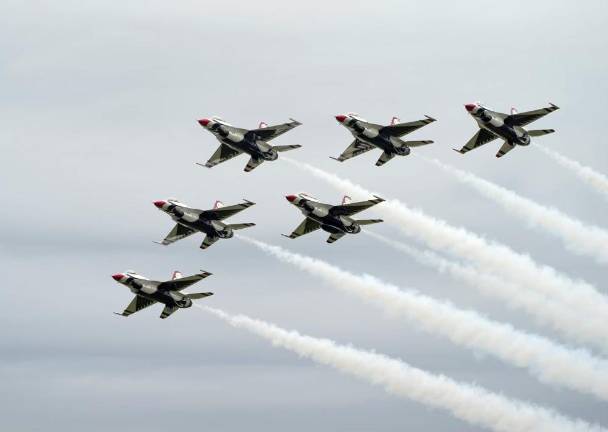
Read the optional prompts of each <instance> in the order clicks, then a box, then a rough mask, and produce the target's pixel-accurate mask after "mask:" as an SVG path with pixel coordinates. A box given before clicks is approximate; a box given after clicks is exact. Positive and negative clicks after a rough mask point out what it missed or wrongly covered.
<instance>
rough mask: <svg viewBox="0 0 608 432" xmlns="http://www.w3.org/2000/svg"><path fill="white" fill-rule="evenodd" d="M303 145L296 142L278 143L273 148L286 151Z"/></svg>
mask: <svg viewBox="0 0 608 432" xmlns="http://www.w3.org/2000/svg"><path fill="white" fill-rule="evenodd" d="M300 147H302V146H301V145H299V144H294V145H278V146H272V148H273V149H274V150H276V151H278V152H286V151H289V150H295V149H297V148H300Z"/></svg>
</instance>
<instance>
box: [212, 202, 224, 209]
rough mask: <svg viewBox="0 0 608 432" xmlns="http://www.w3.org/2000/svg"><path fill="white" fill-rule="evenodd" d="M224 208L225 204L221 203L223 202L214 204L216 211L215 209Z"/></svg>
mask: <svg viewBox="0 0 608 432" xmlns="http://www.w3.org/2000/svg"><path fill="white" fill-rule="evenodd" d="M222 207H224V203H223V202H221V201H216V202H215V204H213V209H214V210H215V209H219V208H222Z"/></svg>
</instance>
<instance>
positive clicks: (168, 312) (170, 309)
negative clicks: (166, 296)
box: [160, 306, 179, 319]
mask: <svg viewBox="0 0 608 432" xmlns="http://www.w3.org/2000/svg"><path fill="white" fill-rule="evenodd" d="M178 309H179V307H177V306H165V308H164V309H163V311H162V312H161V313H160V318H161V319H165V318H168V317H169V316H171V314H172V313H173V312H175V311H176V310H178Z"/></svg>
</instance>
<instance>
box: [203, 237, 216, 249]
mask: <svg viewBox="0 0 608 432" xmlns="http://www.w3.org/2000/svg"><path fill="white" fill-rule="evenodd" d="M219 239H220V238H219V237H215V236H210V235H207V236H205V239H204V240H203V242H202V243H201V246H200V247H201V249H207V248H208V247H209V246H211V245H212V244H213V243H215V242H216V241H218V240H219Z"/></svg>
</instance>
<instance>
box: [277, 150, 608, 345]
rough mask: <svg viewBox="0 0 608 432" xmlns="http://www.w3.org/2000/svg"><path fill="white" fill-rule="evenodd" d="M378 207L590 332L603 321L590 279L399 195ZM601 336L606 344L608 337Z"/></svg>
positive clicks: (604, 305)
mask: <svg viewBox="0 0 608 432" xmlns="http://www.w3.org/2000/svg"><path fill="white" fill-rule="evenodd" d="M283 160H285V161H287V162H289V163H291V164H293V165H294V166H296V167H297V168H299V169H301V170H304V171H305V172H308V173H310V174H312V175H313V176H315V177H317V178H319V179H321V180H323V181H325V182H327V183H328V184H329V185H331V186H332V187H334V188H336V189H338V190H340V191H342V192H347V193H348V194H349V195H351V196H357V197H359V198H369V196H370V195H372V192H370V191H368V190H366V189H364V188H363V187H361V186H359V185H356V184H354V183H352V182H351V181H350V180H345V179H342V178H340V177H338V176H337V175H335V174H331V173H328V172H326V171H323V170H321V169H319V168H316V167H313V166H312V165H309V164H307V163H304V162H299V161H296V160H293V159H291V158H285V157H284V158H283ZM377 211H380V212H384V215H385V221H386V222H387V223H391V224H393V225H395V226H396V227H397V228H399V229H400V230H401V231H402V232H403V233H404V234H405V235H407V236H409V237H413V238H415V239H417V240H419V241H422V242H424V243H425V244H426V245H427V246H428V247H430V248H431V249H434V250H436V251H441V252H442V253H450V254H452V255H454V256H457V257H460V258H462V259H464V260H467V261H469V262H472V263H474V264H475V265H476V266H477V267H479V268H481V269H483V270H484V271H486V272H490V273H493V274H495V275H497V276H499V277H501V278H502V279H504V280H507V281H511V282H513V283H515V284H517V285H518V286H519V288H520V289H526V290H535V291H537V292H538V293H539V294H541V295H544V296H545V297H546V299H547V300H551V301H555V302H559V303H561V304H562V305H563V306H564V307H570V308H572V309H573V310H575V311H577V312H578V313H579V314H580V315H581V317H584V319H581V320H580V322H579V324H578V325H579V326H580V327H582V328H585V331H587V332H592V331H593V328H599V327H603V326H605V321H606V320H605V318H606V316H608V299H607V298H606V297H605V296H603V295H602V294H601V293H599V292H598V291H597V290H596V289H595V287H593V286H592V285H590V284H589V283H587V282H584V281H581V280H573V279H570V278H569V277H567V276H566V275H563V274H561V273H558V272H557V271H556V270H555V269H553V268H551V267H549V266H541V265H539V264H537V263H536V262H535V261H534V260H532V259H531V258H530V257H529V256H527V255H522V254H518V253H516V252H515V251H513V250H512V249H510V248H509V247H507V246H505V245H502V244H499V243H496V242H490V241H487V240H485V239H483V238H482V237H480V236H478V235H477V234H475V233H472V232H470V231H467V230H466V229H464V228H456V227H453V226H451V225H449V224H448V223H447V222H445V221H442V220H440V219H435V218H433V217H431V216H428V215H426V214H425V213H424V212H422V211H421V210H417V209H411V208H409V207H408V206H406V205H405V204H403V203H402V202H400V201H398V200H395V199H392V200H387V201H386V202H384V203H382V204H380V205H379V206H378V207H377ZM601 342H603V343H605V344H608V341H607V340H606V339H605V338H603V339H602V340H601ZM607 348H608V347H607Z"/></svg>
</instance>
